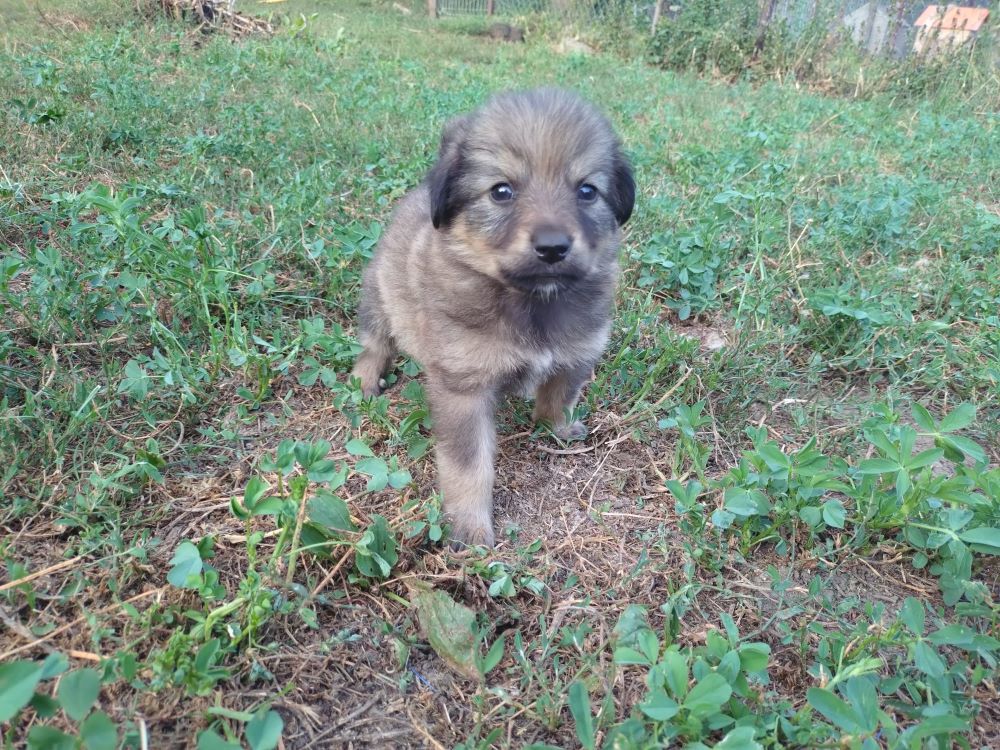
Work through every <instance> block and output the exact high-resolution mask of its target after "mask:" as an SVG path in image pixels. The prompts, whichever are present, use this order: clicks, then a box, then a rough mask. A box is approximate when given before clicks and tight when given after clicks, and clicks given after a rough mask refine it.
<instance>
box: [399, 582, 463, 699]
mask: <svg viewBox="0 0 1000 750" xmlns="http://www.w3.org/2000/svg"><path fill="white" fill-rule="evenodd" d="M407 588H408V590H409V598H410V602H411V603H412V604H413V607H414V609H416V611H417V622H418V623H419V624H420V630H421V632H423V634H424V637H425V638H426V639H427V641H428V642H429V643H430V644H431V648H433V649H434V652H435V653H436V654H437V655H438V656H440V657H441V659H442V660H443V661H444V662H445V664H447V665H448V666H449V667H451V668H452V669H454V670H455V671H456V672H458V673H459V674H461V675H463V676H464V677H468V678H470V679H475V680H478V679H480V673H479V668H478V666H477V664H476V649H477V647H478V638H477V637H476V615H475V613H474V612H473V611H472V610H471V609H469V608H468V607H466V606H465V605H464V604H459V603H458V602H456V601H454V600H453V599H452V598H451V597H450V596H448V594H446V593H445V592H444V591H440V590H438V589H435V588H433V587H431V586H430V585H428V584H425V583H423V582H418V581H413V582H407Z"/></svg>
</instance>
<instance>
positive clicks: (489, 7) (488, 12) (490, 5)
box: [486, 0, 495, 16]
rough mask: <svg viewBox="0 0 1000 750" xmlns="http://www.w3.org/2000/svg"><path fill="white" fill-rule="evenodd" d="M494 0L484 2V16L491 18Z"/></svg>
mask: <svg viewBox="0 0 1000 750" xmlns="http://www.w3.org/2000/svg"><path fill="white" fill-rule="evenodd" d="M494 4H495V2H494V0H486V15H488V16H492V15H493V11H494Z"/></svg>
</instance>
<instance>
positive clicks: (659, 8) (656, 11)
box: [649, 0, 663, 34]
mask: <svg viewBox="0 0 1000 750" xmlns="http://www.w3.org/2000/svg"><path fill="white" fill-rule="evenodd" d="M662 13H663V0H656V5H654V6H653V25H652V26H651V27H650V29H649V33H650V34H655V33H656V25H657V24H658V23H659V22H660V15H661V14H662Z"/></svg>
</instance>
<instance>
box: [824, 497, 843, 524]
mask: <svg viewBox="0 0 1000 750" xmlns="http://www.w3.org/2000/svg"><path fill="white" fill-rule="evenodd" d="M846 518H847V513H846V512H845V511H844V504H843V503H842V502H840V500H827V501H826V502H825V503H823V520H824V521H825V522H826V525H827V526H832V527H833V528H835V529H842V528H844V520H845V519H846Z"/></svg>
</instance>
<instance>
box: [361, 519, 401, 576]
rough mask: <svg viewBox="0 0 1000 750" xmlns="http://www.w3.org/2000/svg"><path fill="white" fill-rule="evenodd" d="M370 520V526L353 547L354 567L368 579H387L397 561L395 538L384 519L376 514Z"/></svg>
mask: <svg viewBox="0 0 1000 750" xmlns="http://www.w3.org/2000/svg"><path fill="white" fill-rule="evenodd" d="M372 519H373V520H372V524H371V525H370V526H369V527H368V528H367V529H365V533H364V534H363V535H362V536H361V539H359V540H358V542H357V543H356V545H355V547H354V565H355V567H357V569H358V571H359V572H360V573H361V574H362V575H364V576H368V577H369V578H388V577H389V573H390V572H391V571H392V566H393V565H395V564H396V561H397V560H398V559H399V553H398V552H397V551H396V537H395V536H394V535H393V533H392V531H391V530H390V529H389V523H388V522H387V521H386V520H385V518H383V517H382V516H380V515H378V514H377V513H376V514H375V515H373V516H372Z"/></svg>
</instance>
